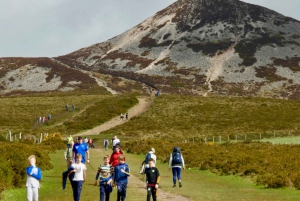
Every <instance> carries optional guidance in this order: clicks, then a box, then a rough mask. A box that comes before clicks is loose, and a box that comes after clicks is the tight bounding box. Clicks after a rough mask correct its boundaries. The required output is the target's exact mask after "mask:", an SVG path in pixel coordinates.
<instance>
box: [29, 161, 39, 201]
mask: <svg viewBox="0 0 300 201" xmlns="http://www.w3.org/2000/svg"><path fill="white" fill-rule="evenodd" d="M28 163H29V167H27V168H26V173H27V180H26V191H27V201H38V200H39V188H40V180H41V179H42V171H41V169H40V168H39V167H36V157H35V155H31V156H29V157H28Z"/></svg>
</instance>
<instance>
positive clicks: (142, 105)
mask: <svg viewBox="0 0 300 201" xmlns="http://www.w3.org/2000/svg"><path fill="white" fill-rule="evenodd" d="M138 100H139V103H138V104H137V105H135V106H134V107H132V108H130V109H129V110H128V115H129V120H120V117H119V116H117V117H114V118H112V119H111V120H109V121H108V122H105V123H104V124H102V125H99V126H97V127H95V128H93V129H91V130H87V131H84V132H82V133H77V134H75V135H74V136H85V135H98V134H99V133H101V132H103V131H106V130H109V129H111V128H113V127H115V126H119V125H121V124H124V123H126V122H127V121H130V118H132V117H135V116H139V115H141V114H143V113H144V112H146V111H147V110H148V109H149V108H150V106H151V105H152V104H153V100H154V99H153V97H142V98H138Z"/></svg>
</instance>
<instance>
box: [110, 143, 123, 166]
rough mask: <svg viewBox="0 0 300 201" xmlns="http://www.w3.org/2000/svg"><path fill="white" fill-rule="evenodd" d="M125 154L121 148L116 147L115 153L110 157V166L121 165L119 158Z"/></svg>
mask: <svg viewBox="0 0 300 201" xmlns="http://www.w3.org/2000/svg"><path fill="white" fill-rule="evenodd" d="M122 154H123V151H122V149H121V147H120V146H118V145H117V146H116V148H115V150H114V152H113V153H112V154H111V155H110V159H109V164H110V165H111V166H113V167H115V166H116V165H118V164H119V159H118V157H119V156H120V155H122Z"/></svg>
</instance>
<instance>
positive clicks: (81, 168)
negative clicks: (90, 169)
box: [71, 163, 87, 181]
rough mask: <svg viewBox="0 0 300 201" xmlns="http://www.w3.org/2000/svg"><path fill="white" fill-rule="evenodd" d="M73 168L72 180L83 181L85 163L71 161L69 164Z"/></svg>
mask: <svg viewBox="0 0 300 201" xmlns="http://www.w3.org/2000/svg"><path fill="white" fill-rule="evenodd" d="M71 167H72V168H74V170H76V172H75V175H74V178H73V181H83V171H85V170H87V168H86V166H85V164H83V163H79V164H77V163H73V164H72V165H71Z"/></svg>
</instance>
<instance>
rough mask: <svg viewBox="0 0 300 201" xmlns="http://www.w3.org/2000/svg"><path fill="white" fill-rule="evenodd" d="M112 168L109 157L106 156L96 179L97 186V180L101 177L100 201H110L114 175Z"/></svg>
mask: <svg viewBox="0 0 300 201" xmlns="http://www.w3.org/2000/svg"><path fill="white" fill-rule="evenodd" d="M111 170H112V166H111V165H109V156H108V155H106V156H104V158H103V165H100V166H99V168H98V172H97V174H96V179H95V182H94V186H96V185H97V180H98V178H99V175H100V182H99V185H100V201H104V197H105V201H109V196H110V193H111V192H112V186H111V182H112V174H111Z"/></svg>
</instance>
